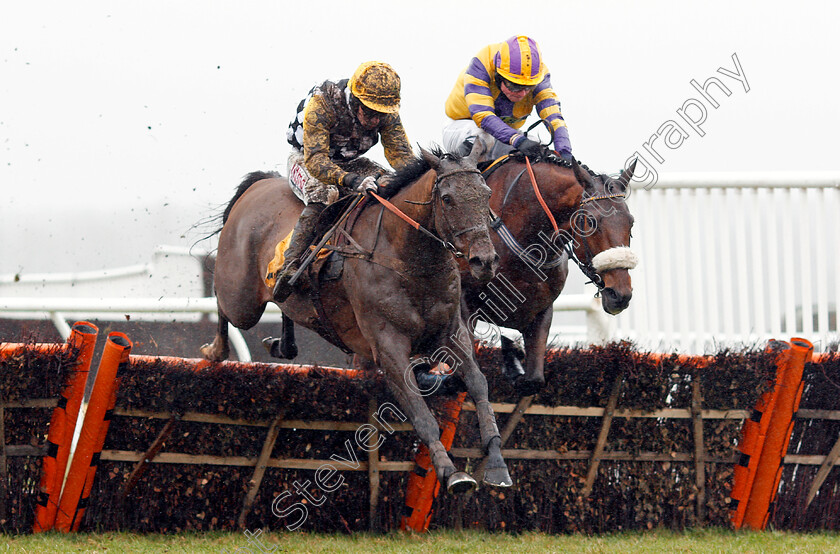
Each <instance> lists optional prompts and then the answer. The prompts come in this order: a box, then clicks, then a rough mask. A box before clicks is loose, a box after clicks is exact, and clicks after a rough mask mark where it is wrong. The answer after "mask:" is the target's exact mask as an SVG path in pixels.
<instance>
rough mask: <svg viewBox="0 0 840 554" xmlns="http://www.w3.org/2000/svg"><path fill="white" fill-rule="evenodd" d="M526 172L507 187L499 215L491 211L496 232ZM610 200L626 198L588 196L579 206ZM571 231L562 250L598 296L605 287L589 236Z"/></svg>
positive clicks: (613, 195)
mask: <svg viewBox="0 0 840 554" xmlns="http://www.w3.org/2000/svg"><path fill="white" fill-rule="evenodd" d="M526 163H527V162H526ZM526 171H527V168H526V169H523V170H522V171H521V172H520V173H519V174H518V175H517V176H516V178H515V179H514V180H513V182H512V183H511V185H510V187H508V190H507V193H506V194H505V196H504V199H503V200H502V208H501V210H499V215H498V216H497V215H495V214H493V212H492V210H491V212H490V213H491V217H492V218H493V220H494V222H493V223H494V224H492V225H491V227H493V228H496V229H497V231H498V225H496V221H498V222H501V212H502V211H503V210H504V208H505V205H506V204H507V200H508V197H509V196H510V194H511V192H512V191H513V189H514V187H515V186H516V183H518V182H519V179H520V178H521V177H522V175H523V174H525V172H526ZM529 174H530V176H531V178H532V180H533V185H534V192H535V193H536V194H537V197H538V198H540V197H541V195H540V192H539V186H538V185H537V183H536V179H535V178H534V177H533V173H532V172H529ZM611 198H626V194H602V195H598V196H590V197H589V198H584V199H583V200H581V202H580V206H583V205H584V204H587V203H589V202H595V201H598V200H606V199H611ZM543 209H544V210H545V211H546V214H547V215H548V217H549V219H550V220H551V221H552V225H554V226H556V223H555V222H554V217H553V215H552V214H551V213H550V212H548V211H547V208H546V206H545V205H543ZM571 230H572V232H571V236H570V237H569V240H566V241H564V242H563V250H565V251H566V253H567V254H568V256H569V259H571V260H572V261H574V262H575V263H576V264H577V266H578V267H579V268H580V270H581V272H582V273H583V274H584V275H585V276H586V277H587V278H588V279H589V281H590V282H591V283H592V284H594V285H595V286H596V287H597V288H598V294H600V293H601V291H603V290H604V289H605V288H606V286H605V285H604V280H603V279H602V278H601V276H600V275H599V274H598V271H597V269H596V268H595V265H594V264H593V262H592V261H593V260H594V258H595V255H594V254H593V253H592V248H591V247H590V246H589V242H587V240H586V237H588V236H589V235H581V234H580V233H578V232H577V230H576V229H575V226H574V225H571ZM559 232H560V231H559V229H558V228H556V227H555V231H554V235H553V236H552V237H551V239H552V242H553V241H554V239H555V238H556V236H557V235H558V234H559ZM575 238H578V239H580V240H581V242H582V243H583V245H584V248H585V251H586V259H585V260H581V259H580V258H579V257H578V255H577V254H576V253H575V249H574V246H573V243H574V242H575V241H574V239H575Z"/></svg>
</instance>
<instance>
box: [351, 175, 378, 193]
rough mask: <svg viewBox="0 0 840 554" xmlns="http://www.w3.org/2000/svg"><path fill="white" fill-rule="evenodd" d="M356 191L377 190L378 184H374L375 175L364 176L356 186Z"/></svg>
mask: <svg viewBox="0 0 840 554" xmlns="http://www.w3.org/2000/svg"><path fill="white" fill-rule="evenodd" d="M356 190H357V191H358V192H362V193H367V191H369V190H370V191H373V192H379V185H377V184H376V177H374V176H373V175H370V176H368V177H365V178H364V179H363V180H362V182H361V183H359V186H358V187H357V188H356Z"/></svg>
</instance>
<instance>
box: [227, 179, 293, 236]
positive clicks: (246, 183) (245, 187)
mask: <svg viewBox="0 0 840 554" xmlns="http://www.w3.org/2000/svg"><path fill="white" fill-rule="evenodd" d="M276 177H280V174H279V173H277V172H276V171H252V172H251V173H249V174H248V175H246V176H245V179H243V180H242V182H241V183H239V186H238V187H237V188H236V193H234V195H233V198H231V199H230V202H228V205H227V207H226V208H225V211H224V212H223V213H222V225H224V224H225V223H227V220H228V216H229V215H230V211H231V210H232V209H233V205H234V204H236V201H237V200H239V197H240V196H242V195H243V194H245V191H246V190H248V187H250V186H251V185H253V184H254V183H256V182H257V181H262V180H263V179H274V178H276Z"/></svg>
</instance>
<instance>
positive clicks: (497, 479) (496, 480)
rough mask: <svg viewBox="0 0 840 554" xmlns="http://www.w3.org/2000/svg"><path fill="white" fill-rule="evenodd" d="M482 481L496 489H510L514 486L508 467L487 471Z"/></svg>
mask: <svg viewBox="0 0 840 554" xmlns="http://www.w3.org/2000/svg"><path fill="white" fill-rule="evenodd" d="M482 481H484V482H485V483H487V484H488V485H492V486H494V487H509V486H511V485H513V479H511V478H510V473H508V469H507V466H502V467H495V468H492V469H485V470H484V479H482Z"/></svg>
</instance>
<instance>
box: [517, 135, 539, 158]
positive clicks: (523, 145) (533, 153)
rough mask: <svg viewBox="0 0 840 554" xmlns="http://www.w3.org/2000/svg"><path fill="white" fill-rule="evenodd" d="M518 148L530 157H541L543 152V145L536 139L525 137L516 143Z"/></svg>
mask: <svg viewBox="0 0 840 554" xmlns="http://www.w3.org/2000/svg"><path fill="white" fill-rule="evenodd" d="M516 149H517V150H519V151H520V152H522V153H523V154H525V155H526V156H528V157H529V158H539V157H540V156H542V153H543V146H542V144H540V143H539V142H537V141H535V140H531V139H529V138H524V139H522V140H520V141H519V144H517V145H516Z"/></svg>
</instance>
